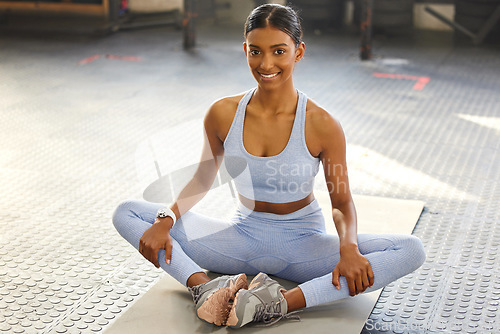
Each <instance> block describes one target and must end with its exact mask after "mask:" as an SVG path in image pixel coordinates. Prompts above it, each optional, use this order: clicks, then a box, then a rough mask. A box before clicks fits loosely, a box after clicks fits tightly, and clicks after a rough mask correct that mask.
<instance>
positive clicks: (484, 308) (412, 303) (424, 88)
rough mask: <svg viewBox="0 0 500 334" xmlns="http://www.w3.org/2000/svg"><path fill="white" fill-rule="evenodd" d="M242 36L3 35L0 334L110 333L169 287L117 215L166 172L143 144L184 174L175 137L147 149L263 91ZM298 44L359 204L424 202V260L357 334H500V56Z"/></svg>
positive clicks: (228, 30)
mask: <svg viewBox="0 0 500 334" xmlns="http://www.w3.org/2000/svg"><path fill="white" fill-rule="evenodd" d="M240 30H241V29H240V27H237V28H234V27H232V26H224V25H222V26H215V27H213V26H209V25H207V26H205V27H203V29H199V32H200V35H199V36H198V43H199V45H198V47H197V49H196V50H195V51H193V52H190V53H185V52H184V51H183V50H182V48H181V45H182V40H181V34H180V32H179V31H176V30H174V29H172V28H158V29H150V30H141V31H128V32H120V33H116V34H113V35H110V36H107V37H100V38H97V37H96V38H94V37H85V36H74V35H66V34H61V35H54V34H52V35H46V34H38V35H31V36H30V35H29V34H26V33H23V34H13V33H10V32H9V33H5V32H4V33H0V198H1V200H0V231H1V232H0V332H2V333H92V332H95V333H101V332H103V331H104V330H105V329H106V327H107V326H108V325H109V324H110V323H112V322H113V321H114V320H116V319H117V318H118V317H119V316H120V314H121V313H123V312H124V311H125V310H126V309H127V308H128V307H129V306H130V305H131V304H132V303H134V301H136V300H137V299H138V298H139V297H140V296H141V295H142V294H143V293H145V291H147V290H148V288H149V287H151V286H152V285H153V284H154V283H155V282H156V281H157V280H158V279H159V278H160V277H161V276H162V275H163V273H162V272H161V271H159V270H157V269H155V268H154V267H153V266H152V265H150V264H148V263H147V262H146V261H145V260H143V258H142V257H141V256H140V255H139V254H138V253H137V252H136V251H135V250H134V249H133V248H132V247H131V246H129V245H128V244H127V243H126V242H125V241H124V240H122V239H121V238H120V237H119V236H118V234H117V233H116V231H115V230H114V228H113V226H112V223H111V215H112V213H113V210H114V208H115V207H116V205H117V204H118V203H119V202H120V201H122V200H125V199H129V198H141V197H142V192H143V190H144V189H145V187H146V186H147V184H148V183H150V182H151V181H154V178H155V177H156V176H155V175H156V174H155V173H157V172H158V171H157V170H156V169H155V166H154V164H153V161H154V159H155V158H154V157H150V158H148V159H149V162H146V160H148V159H146V158H144V154H143V153H144V150H143V148H144V145H145V143H152V142H154V143H155V144H154V146H152V147H155V148H156V149H157V150H156V151H155V150H152V151H154V152H156V154H161V149H165V148H168V150H170V151H169V152H171V153H169V155H168V156H167V158H168V159H167V161H168V162H171V164H169V165H167V166H165V165H164V166H160V168H161V169H163V170H166V169H169V168H173V167H172V166H176V164H183V163H184V165H186V164H187V160H188V159H187V158H186V156H187V155H189V153H188V152H186V150H184V149H183V148H184V147H185V146H184V145H183V142H180V143H179V142H176V141H171V142H170V141H168V142H160V143H159V142H158V141H154V140H152V139H154V138H161V136H158V134H162V133H169V129H177V131H178V130H179V129H180V128H182V129H184V130H185V131H184V132H183V134H184V136H185V137H184V138H189V133H190V131H191V133H194V131H195V130H194V127H191V126H189V124H190V123H189V122H190V121H191V120H193V119H199V118H200V117H203V114H204V112H205V111H206V109H207V107H208V106H209V105H210V103H211V102H212V101H214V100H215V99H217V98H219V97H221V96H225V95H229V94H235V93H238V92H241V91H244V90H247V89H249V88H251V87H253V86H254V81H253V78H252V77H251V75H250V74H249V72H248V69H247V65H246V62H245V58H244V56H243V52H242V45H241V43H242V38H241V36H240ZM305 40H306V42H307V56H306V58H305V59H304V60H303V61H302V62H301V63H299V65H298V67H297V69H296V75H295V82H296V85H297V87H298V88H299V89H301V90H302V91H304V92H306V93H307V94H308V95H309V96H310V97H311V98H313V99H315V100H316V101H317V102H319V103H320V104H321V105H322V106H323V107H325V108H326V109H327V110H329V111H330V112H331V113H332V114H334V115H335V116H336V117H337V118H338V119H339V120H340V121H341V123H342V124H343V127H344V130H345V132H346V136H347V140H348V143H349V148H348V149H349V152H348V161H349V167H350V180H351V183H352V189H353V192H354V193H357V194H368V195H377V196H387V197H394V198H408V199H418V200H423V201H425V203H426V208H425V210H424V212H423V214H422V216H421V219H420V220H419V222H418V224H417V226H416V228H415V230H414V234H415V235H417V236H419V237H420V238H421V239H422V240H423V243H424V245H425V248H426V251H427V261H426V263H425V264H424V265H423V266H422V267H421V268H420V269H419V270H417V271H416V272H414V273H412V274H410V275H408V276H406V277H404V278H402V279H400V280H398V281H396V282H394V283H393V284H391V285H389V286H388V287H386V288H385V289H384V290H383V292H382V294H381V297H380V299H379V301H378V303H377V304H376V306H375V308H374V309H373V312H372V313H371V315H370V318H369V320H368V321H367V323H366V324H365V328H364V330H363V332H364V333H378V332H387V333H498V332H500V312H499V301H500V270H499V268H500V249H499V247H500V246H499V244H500V225H499V220H500V206H499V203H500V184H499V180H500V48H499V47H498V46H493V45H489V46H488V45H485V46H482V47H478V48H475V47H471V46H468V45H466V43H464V45H461V46H458V45H454V44H453V39H452V38H451V36H450V35H447V34H444V35H441V34H436V33H431V34H422V33H420V34H416V35H415V36H414V37H412V38H401V39H398V38H397V39H387V38H386V39H384V38H378V39H377V40H376V42H375V43H374V54H375V60H373V61H370V62H366V63H362V62H360V61H359V60H358V58H357V50H358V44H359V43H358V38H357V37H356V36H354V35H349V34H346V35H341V36H339V35H333V34H328V33H326V34H322V35H312V34H309V35H307V34H306V39H305ZM183 125H186V126H183ZM141 152H142V153H141ZM159 152H160V153H159ZM162 157H163V159H164V160H165V159H166V158H165V156H164V155H162ZM209 207H210V206H209ZM217 210H219V213H217V212H216V211H217ZM214 214H224V207H222V208H221V207H219V208H218V209H215V208H214Z"/></svg>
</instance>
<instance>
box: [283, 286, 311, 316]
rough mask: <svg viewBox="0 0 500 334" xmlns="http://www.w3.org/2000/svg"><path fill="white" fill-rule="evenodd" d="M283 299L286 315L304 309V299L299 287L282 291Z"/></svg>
mask: <svg viewBox="0 0 500 334" xmlns="http://www.w3.org/2000/svg"><path fill="white" fill-rule="evenodd" d="M283 297H284V298H285V300H286V304H287V306H288V310H287V313H290V312H292V311H295V310H298V309H300V308H303V307H306V299H305V297H304V294H303V293H302V290H301V289H300V288H299V287H296V288H293V289H291V290H287V291H283Z"/></svg>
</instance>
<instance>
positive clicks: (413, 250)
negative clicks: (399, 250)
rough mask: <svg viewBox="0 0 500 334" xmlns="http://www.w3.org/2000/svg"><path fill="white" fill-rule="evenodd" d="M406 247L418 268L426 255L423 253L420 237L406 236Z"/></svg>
mask: <svg viewBox="0 0 500 334" xmlns="http://www.w3.org/2000/svg"><path fill="white" fill-rule="evenodd" d="M408 247H409V252H410V254H411V257H412V258H413V259H414V263H415V266H416V268H415V269H417V268H419V267H420V266H421V265H422V264H424V262H425V259H426V257H427V255H426V254H425V248H424V244H423V243H422V240H420V238H418V237H416V236H414V235H410V236H409V238H408Z"/></svg>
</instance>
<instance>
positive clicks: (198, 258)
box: [170, 212, 258, 274]
mask: <svg viewBox="0 0 500 334" xmlns="http://www.w3.org/2000/svg"><path fill="white" fill-rule="evenodd" d="M170 233H171V236H172V238H174V239H175V240H176V241H177V242H178V243H179V244H180V246H181V247H182V249H183V250H184V252H185V253H186V254H187V255H188V256H189V257H190V258H191V259H192V260H193V261H195V262H196V263H197V264H198V265H199V266H201V267H202V268H204V269H207V270H210V271H214V272H219V273H225V274H238V273H243V272H244V273H247V274H257V273H258V271H256V270H255V268H253V267H251V266H249V265H248V263H247V258H246V255H247V254H248V253H249V252H250V249H252V248H253V247H255V244H254V243H253V242H252V240H251V238H249V237H248V236H246V235H245V234H243V233H241V231H240V230H239V229H238V228H237V227H236V226H235V225H234V224H233V223H231V222H229V221H225V220H222V219H217V218H212V217H208V216H205V215H201V214H198V213H195V212H186V213H185V214H184V215H183V216H182V217H181V218H180V219H179V220H178V222H177V223H176V224H175V225H174V227H173V228H172V230H171V232H170Z"/></svg>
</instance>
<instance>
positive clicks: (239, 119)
mask: <svg viewBox="0 0 500 334" xmlns="http://www.w3.org/2000/svg"><path fill="white" fill-rule="evenodd" d="M254 92H255V88H254V89H252V90H250V91H248V92H247V93H246V94H245V96H244V97H243V98H242V99H241V101H240V102H239V104H238V109H237V110H236V114H235V116H234V119H233V123H232V124H231V128H230V129H229V132H228V134H227V137H226V140H225V141H224V151H225V153H224V166H225V168H226V170H227V172H228V173H229V175H230V176H231V178H233V179H234V183H235V185H236V189H237V191H238V192H239V193H240V194H241V195H243V196H244V197H246V198H249V199H252V200H256V201H263V202H270V203H288V202H295V201H298V200H301V199H303V198H304V197H306V196H307V195H309V194H310V193H311V191H312V190H313V187H314V177H315V176H316V174H317V173H318V169H319V158H315V157H313V156H312V155H311V153H310V152H309V150H308V149H307V146H306V141H305V132H304V124H305V116H306V104H307V96H306V95H305V94H304V93H302V92H300V91H297V92H298V94H299V100H298V103H297V110H296V112H295V119H294V121H293V127H292V133H291V135H290V138H289V140H288V143H287V145H286V147H285V148H284V149H283V151H281V152H280V153H279V154H278V155H274V156H269V157H260V156H255V155H252V154H250V153H248V151H247V150H246V149H245V146H244V145H243V123H244V121H245V112H246V107H247V105H248V102H249V101H250V99H251V98H252V95H253V93H254Z"/></svg>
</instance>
